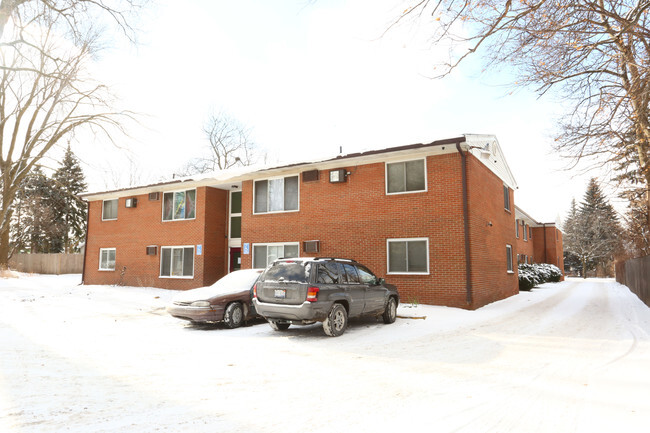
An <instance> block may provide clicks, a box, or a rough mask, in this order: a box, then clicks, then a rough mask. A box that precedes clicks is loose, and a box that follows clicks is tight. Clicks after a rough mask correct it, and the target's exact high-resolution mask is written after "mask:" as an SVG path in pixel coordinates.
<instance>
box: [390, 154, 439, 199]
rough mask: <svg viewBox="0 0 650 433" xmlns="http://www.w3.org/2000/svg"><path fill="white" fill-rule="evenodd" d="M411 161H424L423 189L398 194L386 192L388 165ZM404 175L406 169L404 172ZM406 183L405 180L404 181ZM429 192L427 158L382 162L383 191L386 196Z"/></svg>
mask: <svg viewBox="0 0 650 433" xmlns="http://www.w3.org/2000/svg"><path fill="white" fill-rule="evenodd" d="M411 161H424V189H418V190H417V191H398V192H388V165H389V164H400V163H407V162H411ZM404 173H406V169H405V170H404ZM405 182H406V180H405ZM428 190H429V182H428V177H427V158H426V157H425V158H415V159H402V160H398V161H386V162H384V191H385V192H386V195H400V194H418V193H422V192H427V191H428Z"/></svg>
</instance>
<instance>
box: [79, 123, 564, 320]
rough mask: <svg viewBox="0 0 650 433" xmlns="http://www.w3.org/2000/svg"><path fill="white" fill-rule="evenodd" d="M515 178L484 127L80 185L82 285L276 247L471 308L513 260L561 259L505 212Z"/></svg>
mask: <svg viewBox="0 0 650 433" xmlns="http://www.w3.org/2000/svg"><path fill="white" fill-rule="evenodd" d="M516 188H517V184H516V182H515V179H514V177H513V176H512V173H511V171H510V169H509V167H508V165H507V163H506V161H505V158H504V156H503V154H502V152H501V148H500V146H499V143H498V141H497V139H496V137H494V136H489V135H463V136H459V137H455V138H450V139H445V140H438V141H434V142H432V143H427V144H414V145H408V146H400V147H393V148H387V149H381V150H373V151H368V152H362V153H355V154H348V155H341V156H338V157H336V158H332V159H327V160H323V161H318V162H306V163H300V164H292V165H287V166H281V167H273V168H264V169H250V168H248V169H246V168H245V169H243V170H238V171H224V172H219V173H216V174H214V175H213V176H198V177H194V178H192V179H183V180H176V181H172V182H168V183H160V184H155V185H147V186H142V187H134V188H128V189H123V190H118V191H107V192H99V193H90V194H85V195H84V198H85V199H86V200H87V201H88V202H89V212H88V239H87V243H86V257H85V261H84V275H83V282H84V284H124V285H132V286H153V287H162V288H169V289H190V288H194V287H200V286H204V285H208V284H211V283H213V282H214V281H216V280H217V279H218V278H220V277H221V276H223V275H225V274H226V273H228V272H230V271H232V270H235V269H238V268H240V267H241V268H251V267H253V268H264V267H266V266H267V265H268V264H269V263H271V262H272V261H273V260H275V259H276V258H279V257H295V256H320V257H344V258H350V259H354V260H357V261H359V262H361V263H364V264H365V265H367V266H368V267H370V268H371V269H372V270H373V271H374V272H375V273H376V274H377V275H379V276H381V277H384V278H386V280H388V281H389V282H391V283H393V284H395V285H397V286H398V288H399V290H400V294H401V297H402V300H403V301H405V302H408V301H413V302H415V301H417V302H420V303H425V304H435V305H448V306H453V307H461V308H468V309H475V308H478V307H481V306H483V305H485V304H488V303H490V302H493V301H496V300H499V299H503V298H506V297H508V296H511V295H514V294H516V293H518V279H517V257H519V260H521V256H522V255H524V256H526V259H525V260H526V261H529V260H531V259H530V258H531V257H532V260H534V261H536V262H541V261H545V262H549V263H554V262H553V261H552V259H555V257H556V256H557V257H558V259H557V261H556V262H555V263H556V264H558V265H560V264H561V258H562V254H561V232H560V231H559V230H557V229H556V228H555V227H552V226H550V225H541V224H539V223H536V222H535V221H534V220H532V218H530V217H528V216H527V215H526V214H525V213H523V211H519V210H518V209H517V208H516V207H515V205H514V190H515V189H516ZM522 221H523V223H522ZM529 229H532V232H528V231H527V233H530V235H528V234H527V238H526V241H525V242H526V243H525V244H522V243H521V242H520V240H521V237H522V232H521V230H529ZM551 229H552V230H555V232H554V234H555V236H556V238H555V241H554V243H553V242H551V240H550V238H551V237H553V236H550V235H549V233H550V230H551ZM517 230H520V231H519V238H518V237H517ZM537 230H541V231H540V233H539V234H538V232H537ZM542 231H543V232H544V233H545V235H542V234H541V233H542ZM547 232H548V233H547ZM531 235H532V236H531ZM537 239H540V240H542V239H545V243H544V244H543V245H542V246H538V245H537ZM558 246H559V248H560V249H559V250H557V248H558ZM531 247H532V249H531ZM538 250H539V251H538ZM542 251H543V252H542ZM557 251H560V254H555V253H556V252H557Z"/></svg>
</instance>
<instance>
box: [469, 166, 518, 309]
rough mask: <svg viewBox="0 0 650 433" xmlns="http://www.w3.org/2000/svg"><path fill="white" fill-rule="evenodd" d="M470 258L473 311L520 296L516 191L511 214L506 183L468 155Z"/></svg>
mask: <svg viewBox="0 0 650 433" xmlns="http://www.w3.org/2000/svg"><path fill="white" fill-rule="evenodd" d="M467 162H468V170H467V177H468V192H469V220H470V255H471V258H472V264H471V275H472V292H473V303H472V306H471V308H479V307H481V306H483V305H485V304H488V303H490V302H494V301H497V300H499V299H503V298H507V297H509V296H512V295H515V294H517V293H519V282H518V279H517V269H516V267H517V265H516V252H514V249H515V245H516V238H515V231H514V230H515V215H514V209H515V207H514V200H513V191H512V190H509V194H510V209H511V210H510V211H508V210H506V209H505V205H504V198H503V196H504V194H503V185H504V184H503V181H502V180H501V179H499V178H498V177H496V176H495V175H494V174H493V173H492V172H491V171H490V170H489V169H488V168H487V167H486V166H485V165H484V164H482V163H480V162H479V161H478V160H477V159H476V158H475V157H473V156H471V155H468V157H467ZM506 245H511V246H513V256H514V257H513V268H514V269H513V272H510V273H509V272H508V270H507V254H506Z"/></svg>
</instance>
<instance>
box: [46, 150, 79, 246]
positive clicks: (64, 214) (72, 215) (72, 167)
mask: <svg viewBox="0 0 650 433" xmlns="http://www.w3.org/2000/svg"><path fill="white" fill-rule="evenodd" d="M53 178H54V181H55V183H56V187H57V197H56V200H57V203H56V220H57V222H58V223H59V224H61V225H62V226H63V227H65V228H66V229H65V230H63V231H62V232H61V236H60V237H59V239H58V240H57V245H58V246H59V248H60V250H61V251H64V252H66V253H72V252H77V251H79V248H80V246H81V244H82V243H83V241H84V238H85V235H86V216H87V207H86V203H85V202H84V201H83V200H81V199H80V198H79V194H80V193H82V192H83V191H85V190H86V188H87V184H86V180H85V176H84V173H83V169H82V168H81V165H80V164H79V160H78V159H77V157H76V156H75V155H74V153H73V152H72V150H71V149H70V146H68V148H67V150H66V152H65V155H64V156H63V160H62V161H61V166H60V167H59V169H58V170H56V172H55V173H54V176H53Z"/></svg>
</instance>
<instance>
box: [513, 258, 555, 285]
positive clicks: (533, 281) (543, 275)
mask: <svg viewBox="0 0 650 433" xmlns="http://www.w3.org/2000/svg"><path fill="white" fill-rule="evenodd" d="M560 278H562V271H560V268H558V267H557V266H555V265H550V264H548V263H540V264H534V265H528V264H521V265H519V290H525V291H529V290H531V289H532V288H533V287H535V286H537V285H539V284H543V283H549V282H550V283H557V282H558V281H560Z"/></svg>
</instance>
